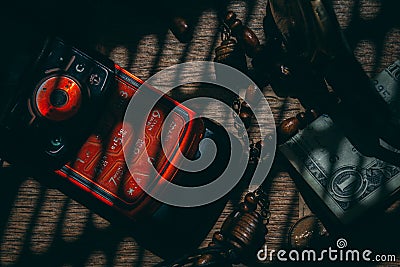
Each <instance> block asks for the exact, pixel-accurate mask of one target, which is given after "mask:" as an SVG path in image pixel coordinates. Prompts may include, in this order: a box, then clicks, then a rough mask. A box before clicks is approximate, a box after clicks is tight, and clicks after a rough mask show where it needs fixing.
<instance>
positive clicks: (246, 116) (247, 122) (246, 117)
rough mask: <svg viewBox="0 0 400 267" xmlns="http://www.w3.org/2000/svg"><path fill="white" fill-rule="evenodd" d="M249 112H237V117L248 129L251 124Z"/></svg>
mask: <svg viewBox="0 0 400 267" xmlns="http://www.w3.org/2000/svg"><path fill="white" fill-rule="evenodd" d="M251 117H252V116H251V114H249V113H247V112H240V113H239V118H240V119H241V120H242V122H243V124H244V127H245V128H246V129H248V128H249V127H250V125H251Z"/></svg>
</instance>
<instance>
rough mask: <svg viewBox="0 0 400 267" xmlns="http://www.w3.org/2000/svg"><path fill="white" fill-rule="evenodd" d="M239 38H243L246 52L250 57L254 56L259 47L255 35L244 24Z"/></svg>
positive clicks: (258, 41)
mask: <svg viewBox="0 0 400 267" xmlns="http://www.w3.org/2000/svg"><path fill="white" fill-rule="evenodd" d="M239 38H240V39H242V40H243V45H244V50H245V51H246V54H247V55H248V56H249V57H251V58H252V57H254V56H255V55H256V54H257V53H258V51H259V50H260V48H261V46H260V40H259V39H258V37H257V35H256V34H255V33H254V32H253V31H252V30H251V29H250V28H249V27H247V26H244V27H243V29H242V33H241V37H239Z"/></svg>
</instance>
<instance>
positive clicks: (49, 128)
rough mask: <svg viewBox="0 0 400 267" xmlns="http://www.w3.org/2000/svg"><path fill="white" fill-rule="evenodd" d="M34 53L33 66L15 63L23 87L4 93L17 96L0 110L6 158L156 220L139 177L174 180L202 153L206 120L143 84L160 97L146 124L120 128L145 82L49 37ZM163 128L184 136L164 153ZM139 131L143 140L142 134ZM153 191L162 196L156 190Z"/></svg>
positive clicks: (134, 215)
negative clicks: (183, 164)
mask: <svg viewBox="0 0 400 267" xmlns="http://www.w3.org/2000/svg"><path fill="white" fill-rule="evenodd" d="M29 47H30V46H29ZM38 51H39V53H38ZM28 52H29V53H28ZM34 52H35V53H36V55H35V53H34ZM34 52H33V51H27V58H28V59H29V58H33V60H31V61H32V62H33V63H29V64H28V63H27V62H25V61H21V62H19V63H18V65H21V68H22V66H23V67H25V65H27V66H28V67H25V68H26V69H28V71H27V72H21V73H22V74H19V76H18V78H17V79H16V80H18V83H15V84H18V85H17V86H14V87H15V88H11V86H10V84H13V83H12V82H9V83H8V85H7V86H8V88H2V89H3V90H5V91H6V90H7V91H11V92H12V95H11V96H9V97H7V98H6V99H5V100H3V103H5V104H4V105H2V106H1V110H2V112H1V114H0V133H2V134H5V135H7V138H1V139H0V152H1V156H2V158H4V159H5V160H7V161H10V162H11V163H12V164H17V165H20V166H30V167H32V168H35V169H38V170H40V171H42V170H56V173H57V174H58V175H59V176H62V177H64V178H65V179H66V181H68V182H70V183H72V184H73V185H74V186H76V189H79V190H76V193H79V192H78V191H82V192H86V193H87V194H89V195H90V196H94V197H95V198H96V199H98V200H100V201H102V202H103V203H105V204H107V205H109V206H112V207H113V208H114V209H116V210H118V212H119V213H122V214H124V215H125V216H127V217H129V218H131V219H137V218H139V217H143V216H144V215H149V214H152V213H153V212H154V211H155V210H156V209H157V207H158V206H159V205H160V203H159V202H158V201H155V200H154V199H153V198H151V197H150V196H149V195H147V194H146V193H145V192H144V191H143V190H142V189H141V188H140V187H139V186H138V185H137V184H136V182H135V179H136V180H137V179H142V180H148V181H150V180H151V181H155V180H158V181H161V182H162V181H163V180H162V179H164V180H167V181H173V180H175V178H176V177H177V176H178V174H179V170H178V169H177V168H176V167H175V166H177V163H178V162H179V160H180V158H179V157H180V155H182V154H183V155H184V156H185V157H187V158H190V157H193V156H195V154H196V152H197V151H198V146H199V143H200V140H201V139H202V138H203V136H204V134H205V131H206V130H205V126H204V123H203V122H204V120H203V119H194V117H195V113H194V112H193V111H192V110H190V109H188V108H186V107H185V106H183V105H181V104H179V103H178V102H176V101H174V100H173V99H171V98H170V97H168V96H166V95H163V94H162V93H161V92H159V91H157V90H155V89H153V88H150V87H146V86H142V87H141V90H152V91H153V93H156V94H159V95H160V96H161V99H160V100H159V101H158V102H157V104H156V105H155V106H154V107H153V108H152V110H151V112H150V115H149V116H148V117H147V118H146V117H145V115H143V119H142V122H143V125H129V124H124V126H125V127H123V117H124V113H125V110H126V108H127V105H128V103H129V101H130V99H131V98H132V97H135V93H136V92H137V91H138V90H139V87H140V86H141V85H142V83H143V82H142V81H141V80H140V79H138V78H137V77H135V76H134V75H132V74H130V73H129V72H127V71H126V70H124V69H123V68H121V67H120V66H118V65H116V64H115V63H113V62H112V61H111V60H109V59H107V58H105V57H104V56H102V55H100V54H97V53H91V54H89V53H87V52H84V51H82V50H80V49H77V48H76V47H74V46H72V45H70V44H68V43H66V42H65V41H63V40H61V39H59V38H49V39H47V40H46V41H45V42H44V43H42V45H39V46H38V48H36V49H35V51H34ZM37 54H39V56H37ZM24 58H25V57H24ZM14 76H15V75H14ZM14 76H13V75H11V74H10V75H9V76H8V77H7V78H9V79H13V77H14ZM19 81H22V83H20V82H19ZM143 88H144V89H143ZM170 113H171V114H170ZM167 115H169V116H168V117H167ZM162 128H165V129H166V131H167V132H170V134H174V135H175V136H179V137H178V140H177V142H175V141H172V139H173V140H176V139H175V138H172V139H171V140H170V141H167V142H166V144H163V149H162V148H161V132H162ZM141 129H144V130H143V131H144V134H143V133H142V134H139V131H141ZM142 136H144V138H140V137H142ZM124 138H125V140H127V142H124V144H125V146H126V147H125V149H128V150H130V151H132V152H133V153H132V154H133V157H132V159H130V160H129V162H126V160H125V158H124V153H123V147H122V146H123V142H122V140H123V139H124ZM16 146H17V147H16ZM178 149H179V150H180V152H181V153H182V154H181V153H177V151H178ZM145 150H147V153H144V151H145ZM21 151H24V153H20V152H21ZM147 155H148V157H147ZM127 164H129V166H130V167H131V170H133V172H132V173H130V172H129V171H128V168H127ZM152 166H153V167H154V168H151V167H152ZM154 169H155V170H156V172H155V173H153V171H154ZM151 176H153V177H152V179H150V178H149V177H151ZM134 178H135V179H134ZM154 178H156V179H154ZM154 183H155V182H154ZM152 186H153V187H154V190H157V188H158V184H156V183H155V184H154V185H152ZM73 193H74V192H73Z"/></svg>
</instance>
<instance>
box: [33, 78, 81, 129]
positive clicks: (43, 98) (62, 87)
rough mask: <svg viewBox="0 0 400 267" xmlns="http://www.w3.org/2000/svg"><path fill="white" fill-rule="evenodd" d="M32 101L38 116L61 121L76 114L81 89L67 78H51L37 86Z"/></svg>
mask: <svg viewBox="0 0 400 267" xmlns="http://www.w3.org/2000/svg"><path fill="white" fill-rule="evenodd" d="M34 101H35V104H36V105H35V106H36V109H37V111H38V113H39V115H40V116H42V117H45V118H47V119H49V120H53V121H63V120H66V119H69V118H71V117H72V116H74V115H75V114H76V113H77V112H78V110H79V107H80V105H81V102H82V93H81V88H80V87H79V85H78V83H77V82H75V81H74V80H73V79H71V78H69V77H67V76H63V75H62V76H53V77H50V78H47V79H45V80H44V81H43V82H42V83H41V84H40V85H39V87H38V89H37V90H36V94H35V98H34Z"/></svg>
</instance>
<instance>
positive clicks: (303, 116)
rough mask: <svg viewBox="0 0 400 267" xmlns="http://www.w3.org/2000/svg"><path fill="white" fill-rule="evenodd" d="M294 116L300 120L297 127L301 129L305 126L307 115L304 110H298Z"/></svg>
mask: <svg viewBox="0 0 400 267" xmlns="http://www.w3.org/2000/svg"><path fill="white" fill-rule="evenodd" d="M296 118H297V119H298V120H299V122H300V124H299V129H303V128H304V127H305V126H307V116H306V114H305V113H304V112H300V113H299V114H297V115H296Z"/></svg>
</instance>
